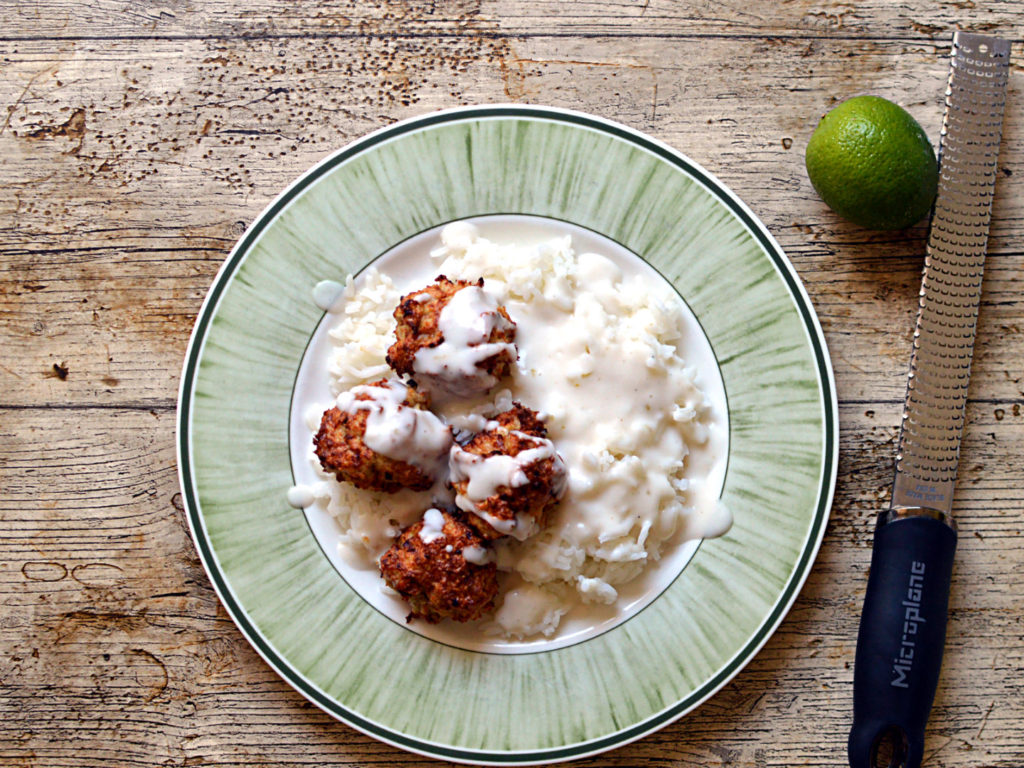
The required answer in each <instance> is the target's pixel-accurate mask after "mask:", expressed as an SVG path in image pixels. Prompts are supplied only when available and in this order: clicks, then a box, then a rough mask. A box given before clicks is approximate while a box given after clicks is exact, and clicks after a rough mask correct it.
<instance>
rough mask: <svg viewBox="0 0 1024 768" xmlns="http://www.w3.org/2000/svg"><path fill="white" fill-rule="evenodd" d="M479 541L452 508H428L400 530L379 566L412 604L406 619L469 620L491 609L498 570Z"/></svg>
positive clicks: (431, 620)
mask: <svg viewBox="0 0 1024 768" xmlns="http://www.w3.org/2000/svg"><path fill="white" fill-rule="evenodd" d="M484 546H485V545H484V542H483V540H482V539H481V538H480V537H479V536H478V535H477V534H476V532H475V531H474V530H473V529H472V528H470V527H469V526H468V525H466V523H465V521H464V519H463V517H462V515H461V514H460V513H458V512H442V511H441V510H438V509H429V510H427V512H426V513H425V514H424V516H423V519H422V520H420V521H419V522H417V523H414V524H412V525H410V526H409V527H408V528H406V529H405V530H404V531H402V533H401V534H399V536H398V538H397V539H395V543H394V544H392V545H391V548H390V549H389V550H388V551H387V552H385V553H384V554H383V555H381V558H380V572H381V575H382V576H383V577H384V580H385V581H386V582H387V584H388V586H389V587H391V588H392V589H393V590H395V591H396V592H398V593H399V594H400V595H401V596H402V597H403V598H404V599H405V600H406V602H408V603H409V606H410V607H411V608H412V611H411V612H410V613H409V615H408V616H407V617H406V621H412V620H413V619H423V620H424V621H427V622H429V623H431V624H436V623H437V622H439V621H441V620H442V619H452V620H453V621H474V620H476V619H479V618H482V617H483V616H485V615H487V614H488V613H490V612H491V611H493V610H494V598H495V596H496V595H497V594H498V571H497V567H496V566H495V565H494V563H492V562H487V560H486V559H485V557H484V556H485V555H486V552H487V550H486V549H484ZM467 550H468V551H467ZM467 556H468V558H469V559H467ZM471 561H472V562H471ZM478 563H482V564H478Z"/></svg>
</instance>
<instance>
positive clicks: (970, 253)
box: [891, 32, 1010, 516]
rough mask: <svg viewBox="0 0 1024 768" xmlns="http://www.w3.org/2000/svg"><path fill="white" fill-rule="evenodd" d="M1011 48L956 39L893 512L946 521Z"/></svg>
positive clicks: (975, 38) (960, 35)
mask: <svg viewBox="0 0 1024 768" xmlns="http://www.w3.org/2000/svg"><path fill="white" fill-rule="evenodd" d="M1009 64H1010V43H1009V42H1008V41H1005V40H997V39H995V38H991V37H985V36H982V35H975V34H968V33H965V32H957V33H956V34H955V35H954V37H953V57H952V65H951V70H950V75H949V85H948V86H947V88H946V114H945V118H944V120H943V125H942V134H941V140H940V145H939V156H940V158H941V165H940V176H939V191H938V197H937V198H936V201H935V212H934V215H933V217H932V223H931V230H930V232H929V237H928V245H927V251H926V257H925V267H924V279H923V281H922V285H921V298H920V308H919V310H918V316H917V328H916V330H915V331H914V348H913V352H912V355H911V360H910V379H909V386H908V390H907V402H906V406H905V408H904V411H903V424H902V428H901V430H900V439H899V447H898V449H897V455H896V479H895V482H894V484H893V492H892V505H891V506H892V507H893V508H904V507H924V508H927V509H932V510H936V511H939V512H942V513H944V514H945V515H947V516H948V515H949V514H950V512H951V509H952V504H953V487H954V484H955V482H956V470H957V461H958V458H959V453H960V436H961V432H962V431H963V424H964V404H965V403H966V401H967V387H968V382H969V379H970V373H971V356H972V353H973V349H974V331H975V325H976V322H977V317H978V303H979V301H980V300H981V279H982V272H983V267H984V262H985V250H986V245H987V242H988V226H989V219H990V217H991V212H992V196H993V191H994V187H995V179H996V160H997V158H998V154H999V141H1000V137H1001V134H1002V122H1003V108H1004V105H1005V101H1006V96H1005V94H1006V83H1007V77H1008V73H1009Z"/></svg>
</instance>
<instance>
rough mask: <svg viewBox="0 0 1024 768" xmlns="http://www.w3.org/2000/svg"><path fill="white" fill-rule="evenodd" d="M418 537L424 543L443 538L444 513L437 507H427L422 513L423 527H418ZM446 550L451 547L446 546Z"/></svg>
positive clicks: (449, 549) (431, 542)
mask: <svg viewBox="0 0 1024 768" xmlns="http://www.w3.org/2000/svg"><path fill="white" fill-rule="evenodd" d="M419 537H420V541H422V542H423V543H424V544H433V543H434V542H435V541H437V540H438V539H443V538H444V515H442V514H441V511H440V510H439V509H428V510H427V511H426V512H424V513H423V527H422V528H420V532H419ZM448 551H451V547H448Z"/></svg>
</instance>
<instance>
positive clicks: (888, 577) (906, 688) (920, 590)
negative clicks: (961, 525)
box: [848, 513, 956, 768]
mask: <svg viewBox="0 0 1024 768" xmlns="http://www.w3.org/2000/svg"><path fill="white" fill-rule="evenodd" d="M955 550H956V531H955V530H954V529H953V528H952V527H951V526H950V525H949V524H947V523H946V522H943V521H942V520H939V519H937V518H936V517H932V516H927V515H916V516H908V517H895V518H894V517H892V513H883V515H882V516H880V517H879V520H878V527H877V528H876V529H875V543H874V550H873V551H872V554H871V575H870V576H869V578H868V590H867V594H866V595H865V596H864V612H863V614H862V615H861V619H860V633H859V634H858V636H857V658H856V662H855V666H854V670H853V728H852V729H851V730H850V741H849V745H848V748H849V758H850V767H851V768H918V767H919V766H920V765H921V759H922V757H923V753H924V729H925V724H926V723H927V722H928V713H929V712H930V711H931V708H932V700H933V699H934V698H935V687H936V685H937V684H938V681H939V668H940V667H941V665H942V649H943V645H944V644H945V641H946V609H947V606H948V603H949V582H950V576H951V574H952V571H953V552H954V551H955Z"/></svg>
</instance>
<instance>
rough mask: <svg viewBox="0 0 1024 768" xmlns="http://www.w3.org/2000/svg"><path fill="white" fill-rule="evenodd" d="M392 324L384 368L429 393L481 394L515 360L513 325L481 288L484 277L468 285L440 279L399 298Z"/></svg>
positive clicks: (462, 395) (490, 296)
mask: <svg viewBox="0 0 1024 768" xmlns="http://www.w3.org/2000/svg"><path fill="white" fill-rule="evenodd" d="M446 309H447V311H445V310H446ZM395 320H396V321H397V323H398V324H397V326H396V328H395V339H396V340H395V343H394V344H392V345H391V347H390V348H389V349H388V353H387V362H388V365H390V366H391V367H392V368H393V369H394V370H395V371H396V372H397V373H399V374H402V375H407V376H411V377H413V378H414V379H415V380H416V381H420V382H422V383H423V384H424V385H425V386H426V387H427V388H428V389H431V390H440V391H443V392H447V393H449V394H452V395H456V396H460V397H467V396H470V395H476V394H483V393H484V392H487V391H488V390H489V389H491V387H493V386H494V385H495V384H497V383H498V380H499V379H501V378H502V377H503V376H505V375H507V374H508V372H509V369H510V367H511V366H512V364H513V363H515V361H516V358H517V357H518V354H517V352H516V348H515V338H516V324H515V323H514V322H512V320H511V318H509V316H508V312H507V311H506V310H505V308H504V307H503V306H501V305H499V304H498V302H497V300H496V299H495V298H494V297H493V296H492V295H491V294H489V293H487V292H486V291H485V290H484V281H483V278H481V279H480V280H478V281H476V282H475V283H472V282H468V281H466V280H455V281H452V280H449V279H448V278H447V277H445V276H444V275H441V276H439V277H438V278H437V279H436V280H435V281H434V283H432V284H431V285H428V286H427V287H426V288H423V289H422V290H419V291H413V292H412V293H409V294H407V295H405V296H403V297H402V299H401V301H400V302H399V304H398V307H397V308H396V309H395Z"/></svg>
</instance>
